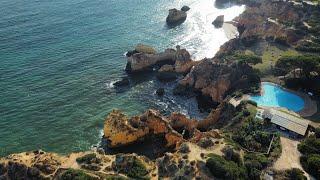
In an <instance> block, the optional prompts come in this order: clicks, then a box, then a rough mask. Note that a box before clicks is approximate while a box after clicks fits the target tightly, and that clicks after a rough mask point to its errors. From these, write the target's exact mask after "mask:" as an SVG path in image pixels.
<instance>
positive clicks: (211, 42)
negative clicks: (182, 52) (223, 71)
mask: <svg viewBox="0 0 320 180" xmlns="http://www.w3.org/2000/svg"><path fill="white" fill-rule="evenodd" d="M190 7H191V9H190V11H188V18H187V21H186V22H185V26H186V30H185V31H186V33H183V34H182V35H181V36H179V37H177V40H176V42H179V44H180V45H182V46H183V47H185V48H187V49H188V50H189V51H190V52H191V53H192V55H193V57H194V58H195V60H201V59H203V58H205V57H208V58H210V57H213V56H214V55H215V54H216V53H217V52H218V50H219V48H220V46H221V45H222V44H224V43H225V42H227V41H228V40H229V39H230V38H234V37H235V36H236V35H237V34H236V33H234V32H232V31H225V30H224V28H220V29H216V28H215V27H214V26H213V25H212V21H213V20H214V19H215V18H216V17H217V16H219V15H224V19H225V21H232V20H233V19H234V18H235V17H237V16H239V15H240V14H241V13H242V12H243V11H244V10H245V6H244V5H242V6H232V7H229V8H225V9H217V8H216V7H215V6H214V1H212V0H201V1H194V2H193V3H192V4H191V5H190ZM227 28H228V27H227ZM227 33H228V34H227Z"/></svg>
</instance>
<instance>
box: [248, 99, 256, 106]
mask: <svg viewBox="0 0 320 180" xmlns="http://www.w3.org/2000/svg"><path fill="white" fill-rule="evenodd" d="M247 103H248V104H251V105H253V106H256V107H257V106H258V104H257V102H255V101H252V100H247Z"/></svg>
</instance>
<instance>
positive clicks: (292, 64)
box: [276, 55, 320, 79]
mask: <svg viewBox="0 0 320 180" xmlns="http://www.w3.org/2000/svg"><path fill="white" fill-rule="evenodd" d="M319 66H320V57H319V56H315V55H299V56H284V57H281V58H280V59H279V60H278V61H277V62H276V67H277V68H279V69H281V70H282V71H283V72H285V73H289V72H290V71H292V70H295V69H297V68H299V69H301V72H302V74H301V76H304V77H306V78H308V79H309V78H310V74H311V72H320V69H319Z"/></svg>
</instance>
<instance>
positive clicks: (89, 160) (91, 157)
mask: <svg viewBox="0 0 320 180" xmlns="http://www.w3.org/2000/svg"><path fill="white" fill-rule="evenodd" d="M76 161H77V162H78V163H80V164H81V163H85V164H91V163H92V161H99V160H98V158H97V155H96V154H95V153H90V154H86V155H84V156H82V157H78V158H77V159H76Z"/></svg>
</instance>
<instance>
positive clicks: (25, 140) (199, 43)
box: [0, 0, 245, 156]
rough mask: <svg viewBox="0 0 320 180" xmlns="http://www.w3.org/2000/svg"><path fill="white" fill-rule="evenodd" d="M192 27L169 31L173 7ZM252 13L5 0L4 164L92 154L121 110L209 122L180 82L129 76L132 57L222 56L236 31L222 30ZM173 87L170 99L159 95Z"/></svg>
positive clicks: (1, 62)
mask: <svg viewBox="0 0 320 180" xmlns="http://www.w3.org/2000/svg"><path fill="white" fill-rule="evenodd" d="M183 5H188V6H189V7H190V8H191V9H190V11H188V12H187V13H188V18H187V20H186V21H185V23H183V24H182V25H180V26H178V27H176V28H172V29H169V28H168V27H167V26H166V25H165V19H166V16H167V14H168V10H169V9H170V8H181V7H182V6H183ZM244 9H245V7H244V6H228V7H226V8H224V9H217V8H216V7H215V6H214V0H201V1H199V0H184V1H182V0H90V1H89V0H56V1H52V0H41V1H40V0H30V1H26V0H0V156H4V155H7V154H10V153H16V152H22V151H30V150H34V149H39V148H41V149H43V150H45V151H53V152H57V153H69V152H74V151H84V150H88V149H90V148H91V147H92V146H93V145H96V144H98V143H99V142H100V140H101V136H102V130H103V122H104V119H105V118H106V116H107V114H108V113H109V112H110V111H111V110H112V109H114V108H116V109H121V110H122V111H123V112H125V113H126V114H128V115H135V114H139V113H142V112H144V111H145V110H146V109H148V108H155V109H158V110H160V111H161V112H163V113H164V114H169V113H170V112H172V111H178V112H182V113H184V114H186V115H188V116H190V117H192V118H199V119H200V118H202V117H203V116H204V114H203V113H201V112H199V110H198V108H197V103H196V101H195V99H194V98H187V97H178V96H173V95H172V92H171V90H172V88H173V86H174V83H161V82H159V81H157V80H156V79H155V77H154V76H153V75H152V74H144V75H141V76H140V77H135V78H131V79H130V81H131V82H130V86H129V87H125V88H121V89H118V88H115V87H114V86H113V85H112V84H113V83H114V82H116V81H117V80H120V79H121V78H122V77H125V76H127V75H126V73H125V71H124V68H125V65H126V58H125V57H124V54H125V52H126V51H128V50H131V49H133V48H134V46H135V45H136V44H138V43H143V44H148V45H151V46H153V47H155V48H156V49H157V50H158V51H162V50H164V49H166V48H174V47H175V46H176V45H178V44H179V45H181V46H182V47H183V48H186V49H187V50H189V51H190V53H191V54H192V57H193V59H194V60H201V59H202V58H204V57H213V56H214V54H215V53H216V52H217V51H218V49H219V47H220V46H221V45H222V44H223V43H225V42H226V41H228V38H230V37H229V36H230V34H231V36H232V33H236V32H232V31H231V33H230V29H227V30H228V31H226V28H224V29H223V28H222V29H215V28H214V26H213V25H212V24H211V23H212V21H213V20H214V19H215V17H216V16H218V15H221V14H223V15H225V20H226V21H230V20H232V19H233V18H235V17H236V16H238V15H239V14H240V13H241V12H243V11H244ZM159 87H165V89H166V94H165V96H164V97H158V96H157V95H155V91H156V89H157V88H159Z"/></svg>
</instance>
